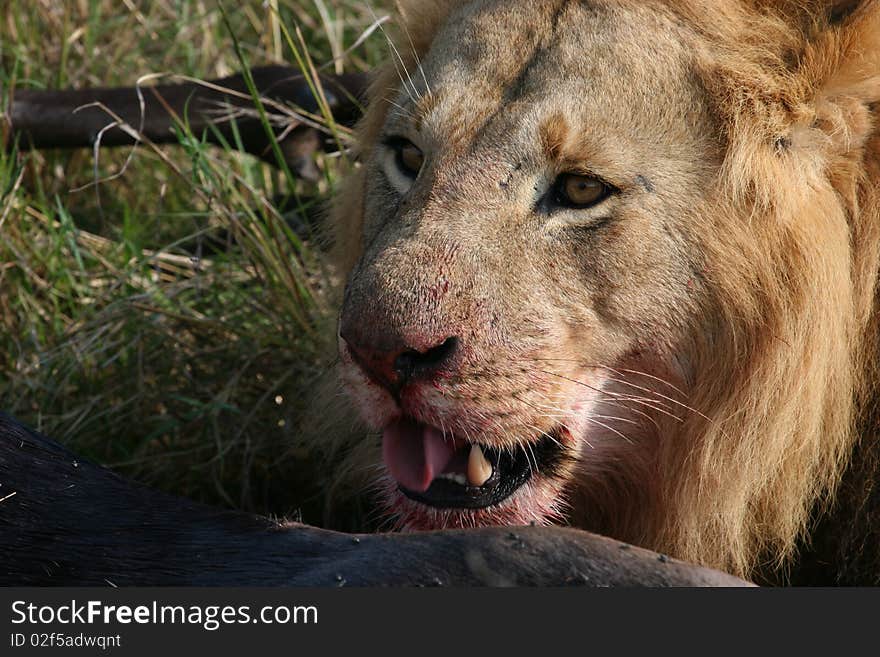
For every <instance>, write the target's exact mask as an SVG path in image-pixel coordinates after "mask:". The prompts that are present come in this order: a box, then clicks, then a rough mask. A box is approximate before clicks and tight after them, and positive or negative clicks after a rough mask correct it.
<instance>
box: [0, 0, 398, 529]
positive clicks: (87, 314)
mask: <svg viewBox="0 0 880 657" xmlns="http://www.w3.org/2000/svg"><path fill="white" fill-rule="evenodd" d="M374 4H375V6H376V8H375V9H374V10H371V9H370V8H369V7H368V6H367V5H366V4H365V3H364V2H362V0H270V1H268V2H263V1H262V0H248V1H239V2H234V3H233V2H228V3H226V5H227V6H226V8H225V12H224V11H221V8H220V7H219V5H218V3H217V2H216V1H215V0H174V1H172V0H156V1H154V2H150V3H135V2H129V1H124V2H119V1H118V0H77V1H71V2H63V3H58V2H50V1H48V0H39V1H37V2H34V1H33V0H27V1H25V0H7V4H6V12H5V16H4V17H0V89H3V90H4V91H3V95H2V97H0V102H2V103H3V107H4V108H5V107H6V104H7V103H8V90H9V89H10V88H12V87H18V88H61V87H74V88H82V87H88V86H99V85H100V86H107V85H126V86H128V85H132V84H133V83H134V82H135V81H136V80H137V79H138V78H139V77H141V76H142V75H145V74H148V73H156V72H168V71H173V72H174V73H177V74H181V75H189V76H193V77H198V78H203V79H207V78H213V77H219V76H223V75H227V74H230V73H232V72H235V71H237V70H239V69H240V68H241V63H242V61H247V62H248V63H250V64H251V65H259V64H266V63H288V60H289V61H290V62H293V64H292V65H297V62H298V61H299V62H300V64H301V65H306V63H305V62H306V61H307V60H308V59H309V58H310V59H311V60H313V61H314V62H315V63H316V64H320V63H323V62H331V60H333V59H334V58H337V59H336V61H334V62H332V63H331V65H330V66H331V68H334V69H336V70H337V71H340V72H341V70H343V69H345V70H364V69H369V68H371V67H372V66H374V65H375V64H376V63H377V62H378V61H381V60H382V59H383V58H384V57H385V56H386V51H385V48H386V46H385V43H384V40H383V39H382V37H381V35H378V34H375V35H373V36H372V37H371V38H369V39H367V40H366V41H365V42H364V43H363V44H361V45H359V46H358V47H357V48H355V49H354V50H352V52H350V53H348V54H347V55H345V56H344V57H342V55H343V54H344V53H345V52H346V50H348V49H349V48H350V47H351V45H352V44H354V43H355V41H356V40H357V39H358V37H359V36H360V35H361V34H362V33H363V32H364V30H365V29H367V28H368V27H369V25H370V24H372V23H373V22H374V20H375V18H374V13H373V11H375V12H376V13H380V11H381V7H382V3H381V2H378V3H374ZM224 13H225V18H224ZM300 33H301V35H302V39H303V44H300V43H299V41H298V39H299V36H298V35H299V34H300ZM303 45H304V46H305V47H304V48H303V47H302V46H303ZM331 128H332V126H331ZM330 132H334V131H333V130H332V129H331V130H330ZM201 137H202V136H201V135H194V134H188V133H187V132H186V131H185V129H181V130H180V134H179V139H180V146H178V147H168V148H161V149H160V148H158V147H151V146H149V145H141V146H140V147H138V148H137V149H135V150H134V151H132V150H131V149H127V148H123V149H120V150H118V151H115V152H111V151H109V150H107V151H102V152H101V153H100V156H99V157H98V158H97V161H96V160H95V158H94V157H93V154H92V153H91V152H87V151H76V152H62V151H58V152H40V153H36V152H10V153H0V409H2V410H4V411H6V412H9V413H11V414H13V415H15V416H16V417H18V418H19V419H20V420H22V421H23V422H25V423H27V424H29V425H31V426H33V427H35V428H37V429H38V430H40V431H43V432H45V433H47V434H48V435H50V436H52V437H54V438H56V439H58V440H60V441H62V442H64V443H65V444H67V445H68V446H70V447H71V448H72V449H74V450H76V451H78V452H79V453H81V454H83V455H84V456H87V457H90V458H92V459H94V460H96V461H98V462H100V463H103V464H106V465H109V466H110V467H113V468H114V469H116V470H117V471H119V472H121V473H122V474H124V475H127V476H131V477H134V478H137V479H139V480H141V481H144V482H145V483H148V484H150V485H152V486H156V487H158V488H160V489H164V490H166V491H171V492H174V493H177V494H182V495H185V496H188V497H192V498H195V499H198V500H202V501H205V502H209V503H212V504H219V505H223V506H227V507H232V508H238V509H245V510H249V511H256V512H260V513H267V514H277V515H285V516H290V515H294V516H298V517H301V518H302V519H303V520H305V521H306V522H311V523H315V524H320V523H321V522H322V521H323V517H322V497H321V494H322V491H323V490H324V488H325V486H326V483H327V482H326V480H325V479H323V477H326V476H327V475H326V473H323V472H321V471H320V469H319V468H318V463H319V462H320V456H321V455H320V454H316V453H315V447H314V445H307V444H304V443H302V442H301V441H300V440H299V438H298V436H299V432H298V431H297V423H298V420H299V418H300V417H301V415H302V412H303V407H304V397H305V392H306V391H307V390H308V388H309V387H310V384H311V382H313V381H314V379H315V377H316V376H317V375H318V374H319V373H320V372H321V371H322V369H323V368H325V367H327V363H326V362H325V359H324V358H325V357H324V356H322V354H325V353H327V352H326V344H324V340H326V339H327V338H326V337H325V336H327V335H330V334H332V331H330V330H328V327H331V326H332V322H333V321H335V319H334V317H333V312H332V308H331V305H332V304H330V303H329V302H328V300H327V299H328V294H329V292H328V289H329V282H328V272H326V271H325V267H324V265H323V263H322V261H321V253H320V251H319V250H318V249H316V248H315V247H314V246H312V245H311V244H310V243H309V240H307V239H306V240H303V239H302V238H301V236H300V235H297V234H296V233H295V232H293V231H292V230H291V229H290V227H289V224H288V222H287V221H286V217H285V216H283V215H282V214H281V213H280V212H279V211H278V210H277V209H276V208H275V207H274V206H273V205H272V203H271V199H273V198H275V197H276V196H277V195H279V194H285V193H289V192H290V191H294V192H295V193H297V194H302V195H304V196H306V195H307V196H309V197H317V198H318V199H319V201H320V200H324V199H327V198H328V197H329V196H330V195H332V193H333V189H334V186H335V185H336V184H337V181H338V179H339V176H340V174H341V172H343V171H344V170H345V168H346V166H349V165H348V164H347V163H346V162H345V161H344V158H338V159H331V158H326V157H325V158H324V160H323V161H322V162H321V163H320V164H321V167H322V169H323V170H324V172H325V178H324V180H322V181H321V182H320V183H317V184H313V185H308V184H305V183H303V182H301V181H295V182H292V181H291V180H290V179H289V178H288V177H287V176H285V175H284V173H283V172H279V171H277V170H275V169H273V168H271V167H269V166H267V165H266V164H264V163H261V162H259V161H257V160H256V159H254V158H252V157H250V156H247V155H242V154H239V153H237V152H233V151H232V150H230V149H229V148H225V149H216V148H211V147H208V146H205V145H204V144H203V143H202V140H201ZM291 186H292V187H293V190H291ZM216 231H224V232H225V234H227V235H229V236H231V237H232V238H234V240H233V242H234V244H233V245H232V247H231V248H229V249H226V250H222V249H221V251H220V252H219V253H214V252H210V253H209V251H208V250H207V249H206V248H205V246H206V244H207V242H206V235H207V234H208V233H211V232H216ZM343 524H344V522H343Z"/></svg>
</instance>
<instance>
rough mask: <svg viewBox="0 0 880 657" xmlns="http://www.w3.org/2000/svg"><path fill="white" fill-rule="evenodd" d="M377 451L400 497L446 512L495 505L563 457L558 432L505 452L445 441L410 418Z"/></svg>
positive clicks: (385, 437) (398, 424)
mask: <svg viewBox="0 0 880 657" xmlns="http://www.w3.org/2000/svg"><path fill="white" fill-rule="evenodd" d="M382 451H383V456H384V459H385V465H386V466H387V468H388V470H389V472H390V473H391V476H392V477H394V479H395V480H396V481H397V483H398V488H399V489H400V491H401V492H402V493H403V494H404V495H406V496H407V497H409V498H410V499H412V500H415V501H416V502H420V503H422V504H425V505H427V506H432V507H438V508H446V509H483V508H486V507H489V506H494V505H496V504H499V503H500V502H502V501H504V500H505V499H506V498H508V497H509V496H510V495H512V494H513V493H514V492H516V491H517V490H518V489H519V488H521V487H522V486H523V485H524V484H525V483H526V482H528V481H529V480H530V479H531V478H532V477H534V476H535V475H538V474H540V475H543V476H552V474H553V473H554V471H555V470H556V469H557V468H558V466H559V464H560V462H561V461H562V460H563V457H564V448H563V447H562V441H561V440H560V436H559V432H558V431H551V432H550V433H548V434H547V435H543V436H541V437H539V438H535V440H534V441H532V442H530V443H528V444H526V445H523V446H521V447H519V448H517V449H514V450H506V449H499V448H495V447H490V446H487V445H482V444H480V443H476V442H468V441H465V440H462V439H460V438H454V437H452V436H444V435H443V432H442V431H440V430H439V429H437V428H435V427H432V426H429V425H426V424H422V423H420V422H417V421H415V420H412V419H409V418H401V419H399V420H397V421H395V422H393V423H392V424H390V425H389V426H388V427H386V428H385V431H384V434H383V440H382Z"/></svg>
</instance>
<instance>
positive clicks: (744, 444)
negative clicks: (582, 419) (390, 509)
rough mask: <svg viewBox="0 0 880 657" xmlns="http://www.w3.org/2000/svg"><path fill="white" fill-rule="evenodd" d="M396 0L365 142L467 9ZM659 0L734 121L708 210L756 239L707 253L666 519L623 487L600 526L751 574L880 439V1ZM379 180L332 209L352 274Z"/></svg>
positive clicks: (713, 244)
mask: <svg viewBox="0 0 880 657" xmlns="http://www.w3.org/2000/svg"><path fill="white" fill-rule="evenodd" d="M399 4H400V7H399V11H400V15H401V16H402V17H403V21H402V29H401V30H400V37H399V38H398V39H397V42H398V52H399V53H400V57H401V61H397V62H392V63H389V64H388V65H387V66H386V67H385V69H384V70H383V71H381V72H380V74H379V76H378V78H377V80H376V82H375V84H374V85H373V87H372V93H371V98H370V103H369V109H368V112H367V114H366V116H365V118H364V120H363V121H362V123H361V126H360V129H359V134H358V137H359V142H360V144H361V145H362V147H363V148H370V147H371V145H372V144H373V143H375V141H376V139H377V136H378V131H379V128H380V127H381V125H382V123H383V120H384V118H385V116H386V113H387V110H388V101H387V99H386V97H387V96H388V94H389V93H391V91H392V90H393V89H394V88H395V87H396V86H397V83H398V71H397V67H401V68H403V67H406V68H409V69H412V68H414V67H415V66H416V65H417V59H416V58H418V57H420V56H422V55H423V54H424V53H425V52H426V50H427V49H428V48H429V47H430V44H431V40H432V38H433V35H434V34H435V33H436V31H437V28H438V26H439V25H440V23H441V22H442V21H443V20H444V18H445V17H446V16H447V15H448V13H449V12H450V11H451V10H452V9H454V8H455V7H456V6H459V5H462V4H465V3H464V2H463V1H462V0H445V1H442V2H440V1H438V0H406V1H404V2H401V3H399ZM643 4H644V3H643ZM855 4H859V6H858V7H856V8H855V9H852V8H851V7H849V6H848V5H855ZM652 5H655V6H656V7H658V8H660V9H661V10H662V11H664V12H668V13H669V14H670V15H672V16H674V17H675V19H676V20H677V21H678V22H680V23H681V24H682V25H683V26H684V27H685V30H686V32H687V33H688V34H690V35H691V37H692V39H693V43H692V46H693V49H694V52H695V53H696V54H695V57H696V60H697V64H698V66H697V68H698V75H699V76H700V79H701V81H702V84H703V86H704V88H705V89H706V91H707V94H708V96H709V98H710V100H711V103H712V106H713V107H714V110H715V113H716V114H717V116H718V118H719V124H720V126H721V129H722V132H723V135H722V137H723V142H724V148H725V153H724V159H723V161H724V164H723V166H722V169H721V172H720V175H718V177H717V180H715V181H714V185H713V194H712V199H711V201H712V204H711V208H712V209H711V211H709V210H707V211H706V212H705V213H704V218H705V221H706V222H708V223H709V224H710V225H719V226H721V225H725V224H727V225H729V224H730V222H737V223H739V224H743V223H744V222H745V225H747V226H748V230H742V231H739V232H738V233H736V237H735V238H733V239H736V240H738V243H737V242H725V241H724V240H725V238H723V237H718V238H717V239H709V240H707V241H705V243H704V245H703V246H704V250H705V255H704V261H703V263H702V264H703V270H702V275H703V276H704V278H705V282H706V285H707V286H709V287H710V288H711V289H712V290H713V291H714V296H713V298H714V299H716V301H717V305H715V306H714V307H711V308H705V309H704V310H705V312H704V313H703V316H704V317H705V325H704V326H702V327H700V328H701V330H700V331H699V332H698V335H699V336H700V338H699V339H698V343H697V344H694V345H693V349H692V357H693V358H694V363H693V366H694V371H695V372H696V377H695V384H696V385H695V387H694V393H693V394H692V396H691V397H690V399H689V400H688V404H689V405H691V406H692V407H694V408H695V409H697V410H698V411H699V413H694V414H691V415H690V416H689V417H688V418H687V419H686V420H685V422H684V423H683V424H681V425H676V429H675V435H672V436H670V437H669V440H665V441H663V443H662V446H661V452H660V460H659V463H658V464H657V469H658V472H657V473H655V474H656V475H657V476H658V478H661V479H662V486H661V488H660V490H661V491H662V492H661V497H660V499H657V500H652V502H651V504H652V507H653V511H654V512H653V513H652V514H650V520H649V521H646V520H645V514H642V515H640V516H638V517H636V516H634V515H633V514H629V513H627V512H626V510H625V509H624V508H623V505H624V504H625V503H626V500H621V499H615V497H614V496H615V491H609V492H608V499H607V500H605V503H606V504H605V513H604V514H603V517H605V518H606V519H608V520H606V524H605V525H603V526H602V527H600V528H599V529H601V530H602V531H605V532H607V533H609V534H611V535H613V536H616V537H619V538H623V539H626V540H631V541H633V542H636V543H639V544H641V545H644V546H646V547H649V548H652V549H655V550H659V551H664V552H668V553H670V554H673V555H674V556H676V557H678V558H681V559H685V560H689V561H693V562H696V563H700V564H704V565H709V566H714V567H718V568H722V569H725V570H728V571H730V572H733V573H736V574H739V575H745V576H750V575H751V576H755V574H756V572H758V571H760V570H766V571H774V570H777V571H778V570H779V568H780V567H782V566H784V565H785V564H787V563H789V562H790V560H791V558H792V557H793V556H794V555H795V553H796V550H797V546H798V541H799V540H800V539H802V538H803V537H804V536H805V535H806V533H807V530H808V528H810V527H811V523H812V522H813V521H814V520H815V518H816V516H815V515H814V514H815V513H817V512H819V511H821V510H823V509H827V508H828V507H829V503H830V502H831V501H832V500H833V499H834V494H835V491H836V490H837V489H838V484H839V482H840V480H841V477H842V474H843V472H844V470H845V468H846V467H847V466H848V465H849V463H850V459H851V454H852V453H853V450H854V447H855V445H856V444H857V442H858V440H859V437H860V436H864V438H863V439H864V440H866V441H869V440H870V441H876V437H875V435H874V434H868V433H866V428H865V423H866V422H868V421H869V420H868V419H867V413H868V412H869V410H870V409H871V408H873V405H874V404H875V401H874V400H875V398H876V396H877V392H878V391H877V386H876V382H877V379H878V368H877V365H876V363H877V354H876V346H875V343H876V341H877V333H878V327H877V310H876V285H877V274H878V263H880V191H878V187H880V134H878V133H877V131H876V129H875V128H876V125H875V121H876V119H877V108H878V105H877V103H880V2H877V1H876V0H869V1H867V2H862V3H846V4H841V5H840V6H839V7H837V9H835V8H833V7H830V6H829V5H830V3H822V2H794V1H792V2H783V1H780V2H759V1H758V0H753V1H751V2H733V1H728V0H719V1H718V2H715V3H705V2H696V1H693V2H690V1H687V0H675V1H672V0H671V1H669V2H662V1H661V0H655V1H654V2H652ZM710 5H711V6H710ZM364 185H365V180H364V176H363V173H362V172H359V171H355V172H353V173H352V176H351V180H350V183H349V185H348V186H347V188H346V191H344V192H343V193H342V194H341V195H340V198H339V200H338V202H337V203H336V206H335V210H334V215H333V220H334V221H333V223H334V226H335V230H336V232H337V235H336V244H337V250H336V257H337V259H338V262H339V264H340V268H341V269H342V270H343V271H344V272H347V271H349V270H350V268H351V267H352V265H353V263H354V262H355V261H356V259H357V257H358V254H359V248H360V247H359V244H358V238H359V233H360V225H361V222H362V215H363V204H362V194H363V189H364ZM708 232H709V231H707V233H708ZM715 233H716V234H717V235H718V236H723V235H726V236H730V235H732V234H733V233H732V232H731V231H730V230H726V231H722V230H719V231H715ZM771 263H772V264H773V265H775V264H777V263H783V265H782V266H781V267H776V266H771ZM872 429H874V431H876V429H875V428H873V427H872ZM373 448H374V447H373V446H370V447H369V449H373ZM366 449H368V448H367V447H366V446H361V447H358V450H359V452H360V455H359V456H357V457H353V458H354V459H355V460H356V461H358V460H362V459H364V458H365V457H364V455H363V451H364V450H366ZM683 449H684V450H687V453H688V457H687V458H682V457H681V455H682V450H683ZM661 473H662V477H660V475H661Z"/></svg>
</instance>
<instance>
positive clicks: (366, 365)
mask: <svg viewBox="0 0 880 657" xmlns="http://www.w3.org/2000/svg"><path fill="white" fill-rule="evenodd" d="M340 337H341V338H342V339H343V340H345V343H346V344H347V345H348V349H349V352H350V353H351V356H352V359H353V360H354V361H355V362H356V363H357V364H358V366H359V367H360V368H361V369H362V370H363V371H364V373H365V374H366V375H367V376H369V377H370V378H371V379H372V380H373V381H375V382H376V383H378V384H379V385H381V386H383V387H385V388H387V389H388V390H389V391H390V392H392V393H394V394H397V393H398V392H399V391H400V390H401V388H403V387H404V386H405V385H407V384H408V383H412V382H414V381H431V380H433V379H435V378H437V377H438V376H439V375H440V374H441V373H442V372H443V371H444V370H447V369H448V368H449V367H450V365H451V363H452V361H453V360H454V358H455V356H456V354H457V353H458V350H459V348H460V343H461V341H460V340H459V338H457V337H455V336H450V337H446V338H443V339H440V340H436V341H435V344H434V346H432V347H429V348H427V349H423V350H419V349H416V348H413V347H412V346H410V345H409V344H406V343H404V342H402V341H401V342H400V343H398V344H395V345H393V346H391V348H385V349H382V348H377V347H375V346H371V345H367V344H364V343H363V341H360V340H358V339H357V336H353V335H347V334H345V333H340Z"/></svg>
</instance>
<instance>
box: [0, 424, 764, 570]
mask: <svg viewBox="0 0 880 657" xmlns="http://www.w3.org/2000/svg"><path fill="white" fill-rule="evenodd" d="M0 585H3V586H15V585H18V586H21V585H97V586H103V585H115V586H131V585H141V586H144V585H182V586H187V585H193V586H195V585H199V586H205V585H210V586H221V585H222V586H243V585H247V586H343V585H347V586H441V585H442V586H450V585H453V586H470V585H474V586H480V585H519V586H545V585H553V586H556V585H582V586H682V585H683V586H743V585H747V583H746V582H744V581H742V580H739V579H737V578H735V577H731V576H729V575H725V574H723V573H720V572H717V571H713V570H709V569H706V568H701V567H698V566H693V565H689V564H686V563H682V562H679V561H676V560H674V559H668V558H666V557H663V556H662V555H658V554H656V553H653V552H649V551H648V550H643V549H640V548H636V547H632V546H629V545H625V544H621V543H620V542H618V541H613V540H611V539H608V538H603V537H600V536H596V535H593V534H589V533H586V532H582V531H578V530H573V529H564V528H551V527H493V528H484V529H478V530H458V531H438V532H424V533H410V534H372V535H357V536H356V535H350V534H341V533H337V532H331V531H326V530H322V529H316V528H313V527H307V526H303V525H296V524H278V523H275V522H272V521H270V520H268V519H267V518H262V517H259V516H253V515H249V514H245V513H237V512H231V511H221V510H217V509H212V508H210V507H206V506H202V505H199V504H196V503H194V502H192V501H188V500H184V499H180V498H177V497H173V496H170V495H166V494H163V493H159V492H156V491H153V490H150V489H149V488H146V487H144V486H141V485H138V484H135V483H133V482H130V481H127V480H126V479H123V478H122V477H119V476H117V475H115V474H113V473H112V472H110V471H108V470H106V469H104V468H101V467H98V466H96V465H94V464H92V463H89V462H88V461H86V460H83V459H80V458H78V457H77V456H76V455H74V454H72V453H71V452H70V451H68V450H66V449H65V448H63V447H61V446H60V445H58V444H57V443H55V442H53V441H52V440H50V439H48V438H46V437H44V436H42V435H40V434H38V433H35V432H33V431H30V430H28V429H27V428H25V427H23V426H22V425H20V424H19V423H17V422H15V421H14V420H13V419H11V418H9V417H8V416H5V415H2V414H0Z"/></svg>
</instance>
